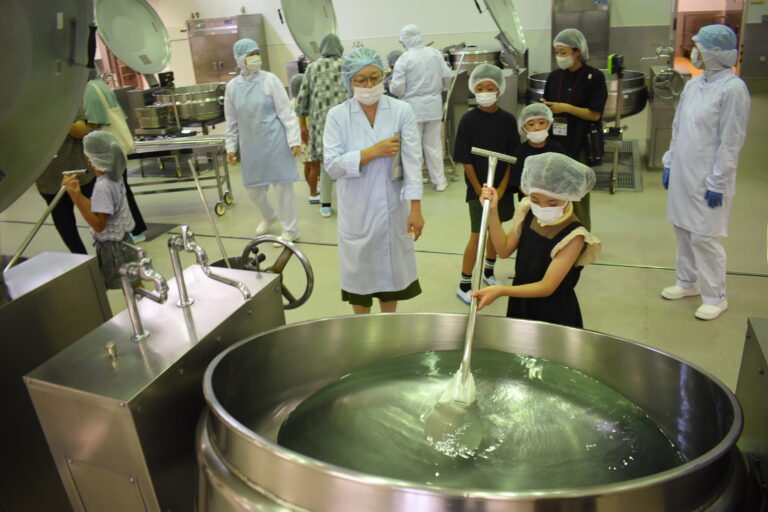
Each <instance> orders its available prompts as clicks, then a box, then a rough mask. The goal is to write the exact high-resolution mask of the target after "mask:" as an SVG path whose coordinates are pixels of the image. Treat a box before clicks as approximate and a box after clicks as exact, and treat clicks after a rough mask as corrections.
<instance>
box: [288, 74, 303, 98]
mask: <svg viewBox="0 0 768 512" xmlns="http://www.w3.org/2000/svg"><path fill="white" fill-rule="evenodd" d="M303 81H304V73H299V74H298V75H293V78H291V82H290V83H289V84H288V88H289V89H290V90H291V97H292V98H295V97H297V96H298V95H299V91H300V90H301V83H302V82H303Z"/></svg>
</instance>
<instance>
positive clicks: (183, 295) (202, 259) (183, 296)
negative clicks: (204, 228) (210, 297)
mask: <svg viewBox="0 0 768 512" xmlns="http://www.w3.org/2000/svg"><path fill="white" fill-rule="evenodd" d="M179 227H180V228H181V234H180V235H173V236H172V237H171V238H170V239H169V240H168V251H169V252H170V253H171V263H172V264H173V273H174V275H175V276H176V284H177V285H178V287H179V302H177V303H176V305H177V306H179V307H181V308H184V307H187V306H190V305H191V304H193V303H194V299H192V298H191V297H189V295H188V294H187V286H186V283H185V282H184V274H183V271H182V268H181V260H180V259H179V252H180V251H184V252H190V253H192V254H194V255H195V259H196V260H197V263H198V265H200V267H201V268H202V269H203V273H204V274H205V275H206V276H207V277H210V278H211V279H214V280H216V281H219V282H220V283H224V284H228V285H229V286H234V287H235V288H237V289H238V290H240V293H242V294H243V298H244V299H245V300H248V299H250V298H251V291H250V290H249V289H248V287H247V286H245V284H244V283H242V282H240V281H235V280H233V279H228V278H226V277H224V276H220V275H217V274H214V273H213V272H211V268H210V267H209V266H208V255H207V254H206V253H205V249H203V247H202V246H201V245H200V244H198V243H197V241H196V240H195V234H194V233H192V230H191V229H189V226H188V225H187V224H182V225H181V226H179Z"/></svg>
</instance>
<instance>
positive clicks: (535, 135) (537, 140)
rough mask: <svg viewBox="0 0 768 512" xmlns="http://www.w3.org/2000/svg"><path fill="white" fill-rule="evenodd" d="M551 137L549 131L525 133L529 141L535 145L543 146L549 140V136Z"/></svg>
mask: <svg viewBox="0 0 768 512" xmlns="http://www.w3.org/2000/svg"><path fill="white" fill-rule="evenodd" d="M548 135H549V132H548V131H547V130H539V131H537V132H525V136H526V137H527V138H528V140H529V141H531V142H533V143H534V144H541V143H542V142H544V141H545V140H547V136H548Z"/></svg>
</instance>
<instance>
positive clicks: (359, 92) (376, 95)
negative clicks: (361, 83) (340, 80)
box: [352, 83, 384, 105]
mask: <svg viewBox="0 0 768 512" xmlns="http://www.w3.org/2000/svg"><path fill="white" fill-rule="evenodd" d="M352 91H353V92H354V94H355V99H356V100H357V101H359V102H360V103H362V104H363V105H373V104H374V103H376V102H377V101H379V100H380V99H381V96H382V94H384V84H383V83H378V84H376V85H374V86H373V87H353V88H352Z"/></svg>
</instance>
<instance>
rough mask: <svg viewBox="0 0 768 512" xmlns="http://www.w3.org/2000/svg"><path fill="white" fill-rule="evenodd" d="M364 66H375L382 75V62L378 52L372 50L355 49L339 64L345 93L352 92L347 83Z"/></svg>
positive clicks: (350, 86) (383, 68)
mask: <svg viewBox="0 0 768 512" xmlns="http://www.w3.org/2000/svg"><path fill="white" fill-rule="evenodd" d="M365 66H376V67H377V68H379V69H380V70H381V72H382V73H384V70H385V67H384V61H383V60H382V59H381V55H379V52H377V51H376V50H374V49H373V48H365V47H362V48H357V49H355V50H354V51H352V52H351V53H350V54H349V55H347V56H346V57H344V62H343V63H342V64H341V76H342V78H343V79H344V85H345V86H346V88H347V91H349V92H350V93H351V92H352V85H351V84H350V83H349V82H350V80H352V77H353V76H355V74H357V72H358V71H360V70H361V69H363V68H364V67H365Z"/></svg>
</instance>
